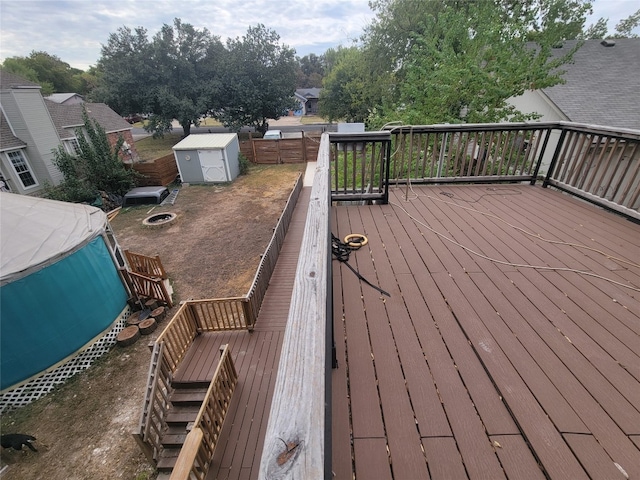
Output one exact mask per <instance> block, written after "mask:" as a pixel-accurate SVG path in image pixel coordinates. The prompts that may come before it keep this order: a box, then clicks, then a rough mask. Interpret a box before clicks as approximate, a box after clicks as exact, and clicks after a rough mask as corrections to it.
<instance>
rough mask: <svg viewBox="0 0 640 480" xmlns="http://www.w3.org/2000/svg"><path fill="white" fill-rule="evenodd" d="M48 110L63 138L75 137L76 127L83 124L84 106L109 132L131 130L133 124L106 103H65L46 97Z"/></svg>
mask: <svg viewBox="0 0 640 480" xmlns="http://www.w3.org/2000/svg"><path fill="white" fill-rule="evenodd" d="M45 104H46V105H47V110H49V114H50V115H51V118H52V120H53V123H54V125H55V126H56V129H57V130H58V135H59V136H60V138H61V139H63V140H64V139H67V138H74V137H75V129H76V128H78V127H80V126H82V124H83V121H82V108H83V107H84V108H86V109H87V114H88V115H89V118H91V119H93V120H96V121H97V122H98V123H99V124H100V125H101V126H102V128H104V130H105V131H106V132H107V133H110V132H120V131H123V130H131V125H129V123H128V122H127V121H126V120H125V119H123V118H122V117H121V116H120V115H118V114H117V113H116V112H114V111H113V110H111V108H109V106H108V105H106V104H104V103H82V104H80V103H77V104H73V105H63V104H60V103H56V102H53V101H51V100H46V99H45Z"/></svg>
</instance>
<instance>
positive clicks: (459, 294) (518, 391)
mask: <svg viewBox="0 0 640 480" xmlns="http://www.w3.org/2000/svg"><path fill="white" fill-rule="evenodd" d="M405 191H406V190H405V189H404V188H395V189H392V192H391V196H390V201H391V202H392V204H390V205H373V206H339V207H334V208H332V231H333V233H335V234H336V235H338V236H339V237H341V238H343V237H344V236H345V235H346V234H348V233H364V234H365V235H367V236H368V238H369V244H368V245H367V246H365V247H364V248H362V249H360V250H358V251H357V252H353V253H352V254H351V259H350V264H351V265H352V266H353V267H355V268H357V269H358V270H359V272H360V273H361V274H362V275H363V276H364V277H365V278H367V279H368V280H369V281H371V282H372V283H374V284H377V285H379V286H380V287H382V288H383V289H385V290H387V291H388V292H389V293H390V294H391V297H390V298H387V297H384V296H382V295H380V294H379V293H378V292H377V291H375V290H374V289H373V288H370V287H369V286H367V285H366V284H365V283H363V282H360V281H359V280H358V279H357V277H356V276H355V275H354V274H353V273H352V272H351V271H350V270H349V269H347V268H346V267H345V266H343V265H341V264H340V263H339V262H337V261H335V260H334V262H333V267H334V271H333V288H334V325H335V332H336V334H335V338H336V343H337V353H338V361H339V368H338V369H336V370H334V371H333V380H332V381H333V387H332V388H333V404H332V442H333V451H332V455H333V471H334V474H335V478H336V479H351V478H353V476H354V475H355V478H356V479H365V480H366V479H377V480H384V479H397V480H404V479H428V478H434V479H437V478H441V479H461V478H473V479H475V478H486V479H499V478H509V479H515V478H523V479H535V478H541V479H542V478H551V479H562V480H564V479H581V478H592V479H623V480H624V479H625V478H631V479H633V478H640V293H639V291H638V289H639V288H640V266H639V265H638V264H639V263H640V225H638V224H635V223H632V222H630V221H627V220H625V219H623V218H621V217H619V216H617V215H615V214H611V213H608V212H606V211H603V210H600V209H598V208H596V207H594V206H592V205H590V204H587V203H584V202H581V201H578V200H576V199H574V198H570V197H568V196H566V195H564V194H561V193H559V192H557V191H553V190H551V189H542V188H541V187H531V186H528V185H526V186H524V185H501V186H489V187H487V186H486V185H482V186H459V185H457V186H431V187H414V188H413V190H412V191H409V192H408V201H405V198H404V196H405ZM403 209H404V210H406V211H403ZM409 215H411V216H413V217H414V218H415V219H416V220H418V221H419V222H421V223H422V224H418V223H416V221H414V220H413V219H412V218H411V217H410V216H409ZM434 232H438V233H439V234H441V235H443V236H439V235H437V234H436V233H434ZM525 232H528V233H529V234H527V233H525ZM444 237H446V238H447V239H450V240H452V241H455V242H457V243H458V244H460V245H463V246H464V247H466V249H463V248H462V247H461V246H460V245H458V244H455V243H452V242H451V241H449V240H447V239H445V238H444ZM582 246H586V247H588V249H587V248H582ZM472 251H474V252H477V253H478V254H482V255H484V256H485V257H481V256H479V255H477V254H476V253H472ZM487 257H488V258H490V259H495V260H498V261H499V262H496V261H493V260H490V259H488V258H487ZM531 265H536V266H544V267H547V268H546V269H534V268H529V267H528V266H531ZM576 270H580V271H586V272H589V273H591V274H594V275H598V276H600V277H604V278H600V277H598V276H588V275H585V274H582V273H577V272H576ZM607 279H608V280H607ZM609 280H612V281H609ZM614 282H619V283H620V284H624V285H629V286H633V287H634V288H635V290H633V289H628V288H624V287H623V286H620V285H618V284H616V283H614ZM623 471H625V472H626V475H628V476H626V477H625V473H623Z"/></svg>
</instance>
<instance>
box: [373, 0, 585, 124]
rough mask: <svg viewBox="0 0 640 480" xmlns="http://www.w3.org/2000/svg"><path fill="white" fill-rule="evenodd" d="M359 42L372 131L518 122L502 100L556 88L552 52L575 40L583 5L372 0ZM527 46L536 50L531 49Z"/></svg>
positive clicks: (555, 0) (570, 1)
mask: <svg viewBox="0 0 640 480" xmlns="http://www.w3.org/2000/svg"><path fill="white" fill-rule="evenodd" d="M371 5H372V9H373V10H374V11H375V12H376V19H375V20H374V22H372V24H371V25H370V26H369V27H368V28H367V29H366V30H365V33H364V35H363V39H362V40H363V48H362V52H363V56H364V58H365V63H366V64H367V65H368V69H367V74H368V76H369V78H370V81H369V82H370V85H371V87H370V88H367V89H366V90H367V91H374V92H375V94H374V95H370V97H369V104H370V106H369V108H370V111H371V112H374V111H375V114H374V115H372V122H373V123H374V124H381V123H386V122H387V121H391V120H405V121H410V122H411V123H432V122H438V123H439V122H461V121H467V122H470V121H497V120H503V119H517V118H522V117H520V116H519V115H518V112H516V111H514V110H513V109H511V108H510V107H509V106H508V105H507V104H506V99H508V98H509V97H511V96H515V95H518V94H520V93H522V92H523V91H524V90H525V89H529V88H543V87H548V86H551V85H553V84H556V83H558V82H561V81H562V79H561V75H560V74H561V71H559V70H558V67H559V66H560V65H561V64H562V63H564V62H566V61H568V60H569V59H570V58H571V54H572V53H573V52H571V53H570V54H569V55H567V56H565V57H562V58H560V59H555V58H554V59H551V48H552V47H553V46H554V45H556V44H558V43H559V42H561V41H562V40H563V39H566V38H575V37H576V36H577V35H578V34H579V33H580V32H581V31H582V26H583V24H584V20H585V18H586V14H587V13H588V12H590V8H591V4H590V2H589V1H586V0H528V1H527V2H522V1H520V0H483V1H466V0H423V1H421V2H406V1H400V0H376V1H374V2H372V4H371ZM531 42H534V43H535V47H532V44H531Z"/></svg>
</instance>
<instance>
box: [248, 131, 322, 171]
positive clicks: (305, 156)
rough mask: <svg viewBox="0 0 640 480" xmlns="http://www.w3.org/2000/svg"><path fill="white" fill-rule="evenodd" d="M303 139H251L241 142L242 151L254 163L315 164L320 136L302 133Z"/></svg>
mask: <svg viewBox="0 0 640 480" xmlns="http://www.w3.org/2000/svg"><path fill="white" fill-rule="evenodd" d="M301 134H302V137H301V138H282V139H280V140H264V139H262V138H252V137H249V139H248V140H243V141H241V142H240V151H241V152H242V154H243V155H244V156H245V157H247V159H248V160H249V161H251V162H253V163H259V164H281V163H305V162H314V161H315V160H316V158H317V157H318V149H319V148H320V136H319V135H314V134H308V133H305V132H304V131H303V132H301Z"/></svg>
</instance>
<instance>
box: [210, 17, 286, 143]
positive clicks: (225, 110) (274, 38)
mask: <svg viewBox="0 0 640 480" xmlns="http://www.w3.org/2000/svg"><path fill="white" fill-rule="evenodd" d="M279 40H280V36H279V35H278V34H277V33H276V32H275V31H273V30H270V29H268V28H266V27H265V26H264V25H261V24H259V25H257V26H255V27H249V29H248V30H247V33H246V35H244V36H243V37H242V38H235V39H229V40H228V41H227V54H226V62H225V64H224V67H223V81H222V87H221V96H220V97H219V103H218V105H216V106H214V108H212V113H213V115H214V116H215V117H216V118H217V119H218V120H220V121H221V122H222V123H223V124H224V125H225V126H226V127H228V128H231V129H233V130H235V131H239V130H240V128H241V127H243V126H247V125H249V126H252V127H254V128H255V129H256V131H258V132H260V133H262V134H264V133H265V132H266V131H267V130H268V129H269V124H268V119H270V118H272V119H278V118H280V117H281V116H282V115H284V114H285V112H286V111H287V110H288V109H290V108H295V102H294V100H293V95H294V93H295V87H296V61H295V57H294V50H293V49H291V48H289V47H288V46H286V45H281V44H279V43H278V42H279Z"/></svg>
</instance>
